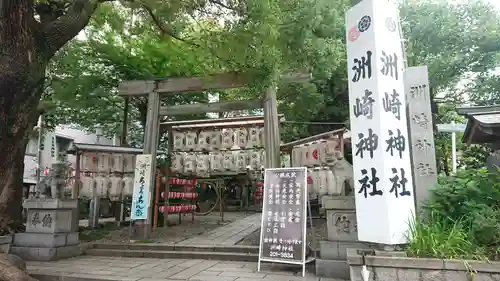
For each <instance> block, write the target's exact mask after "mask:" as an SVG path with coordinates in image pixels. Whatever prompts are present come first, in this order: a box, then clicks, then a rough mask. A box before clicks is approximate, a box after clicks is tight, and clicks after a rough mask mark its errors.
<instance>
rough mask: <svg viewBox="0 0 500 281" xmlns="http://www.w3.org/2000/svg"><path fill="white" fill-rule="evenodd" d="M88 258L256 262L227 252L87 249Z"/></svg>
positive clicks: (246, 255) (251, 257)
mask: <svg viewBox="0 0 500 281" xmlns="http://www.w3.org/2000/svg"><path fill="white" fill-rule="evenodd" d="M85 255H88V256H104V257H127V258H157V259H201V260H222V261H247V262H256V261H258V257H259V255H258V254H257V253H229V252H193V251H154V250H149V251H144V250H111V249H88V250H87V251H86V252H85Z"/></svg>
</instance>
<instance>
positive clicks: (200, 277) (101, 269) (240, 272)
mask: <svg viewBox="0 0 500 281" xmlns="http://www.w3.org/2000/svg"><path fill="white" fill-rule="evenodd" d="M277 266H281V268H277ZM28 271H29V273H30V274H43V275H50V276H64V277H73V278H81V279H82V280H89V279H95V280H113V281H185V280H189V281H263V280H266V281H267V280H273V281H302V280H303V281H333V280H334V279H329V278H319V277H315V276H314V275H313V274H311V273H307V274H306V277H301V276H300V273H299V276H296V275H295V274H294V272H293V271H291V270H290V269H288V270H287V269H283V268H282V265H272V264H267V263H263V264H262V269H261V271H260V272H257V263H249V262H227V261H212V260H183V259H144V258H117V257H85V256H83V257H77V258H72V259H67V260H61V261H57V262H28ZM35 277H36V276H35ZM61 280H63V279H62V278H61ZM68 280H69V279H68ZM77 280H78V279H77Z"/></svg>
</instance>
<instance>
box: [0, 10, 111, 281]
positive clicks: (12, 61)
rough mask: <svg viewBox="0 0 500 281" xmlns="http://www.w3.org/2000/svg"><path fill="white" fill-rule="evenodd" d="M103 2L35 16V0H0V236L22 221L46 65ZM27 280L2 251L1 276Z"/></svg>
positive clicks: (1, 278)
mask: <svg viewBox="0 0 500 281" xmlns="http://www.w3.org/2000/svg"><path fill="white" fill-rule="evenodd" d="M101 1H104V0H75V1H73V3H72V4H71V5H69V6H68V7H67V8H66V10H65V11H64V12H63V13H59V12H57V13H54V9H51V8H50V7H49V9H48V10H47V9H45V10H44V11H46V12H47V14H43V13H40V12H39V13H38V18H35V16H34V15H35V8H36V7H35V1H33V0H0V235H2V234H5V233H6V232H17V231H18V230H19V229H20V228H21V227H22V226H23V223H22V220H21V219H22V215H21V214H22V187H23V170H24V152H25V148H26V143H27V139H28V134H29V132H30V131H31V129H32V128H33V126H34V125H35V123H36V120H37V118H38V116H39V112H38V109H37V107H38V104H39V101H40V97H41V94H42V90H43V86H44V82H45V69H46V66H47V64H48V62H49V60H50V59H51V58H52V56H54V54H55V53H56V52H57V51H58V50H59V49H60V48H61V47H62V46H63V45H64V44H66V42H68V41H69V40H70V39H71V38H73V37H74V36H76V35H77V34H78V32H80V31H81V30H82V29H83V28H84V27H85V26H86V25H87V23H88V21H89V19H90V17H91V15H92V13H93V12H94V10H95V8H96V7H97V5H98V4H99V2H101ZM56 2H57V1H56ZM47 3H48V2H41V4H43V5H48V4H47ZM45 8H47V6H45ZM40 11H42V10H41V9H40ZM25 280H26V281H27V280H35V279H33V278H31V277H29V276H28V275H27V273H26V272H25V271H23V270H19V269H18V268H17V267H16V266H14V265H13V262H12V261H11V260H9V259H4V258H2V256H1V255H0V281H25Z"/></svg>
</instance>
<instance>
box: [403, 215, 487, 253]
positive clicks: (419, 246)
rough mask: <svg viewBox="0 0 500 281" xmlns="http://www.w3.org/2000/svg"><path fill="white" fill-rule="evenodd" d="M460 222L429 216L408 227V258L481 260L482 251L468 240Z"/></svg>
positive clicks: (467, 235) (418, 219)
mask: <svg viewBox="0 0 500 281" xmlns="http://www.w3.org/2000/svg"><path fill="white" fill-rule="evenodd" d="M466 229H467V227H466V226H465V225H464V224H463V222H462V221H455V222H448V221H442V220H440V216H437V215H436V214H433V213H431V214H429V215H428V216H427V217H426V219H425V220H422V219H420V218H417V219H416V220H415V221H414V222H413V223H412V224H411V225H410V233H409V237H411V238H410V239H409V241H410V243H409V244H408V246H407V253H408V255H409V256H413V257H419V258H440V259H483V257H484V251H483V250H482V248H480V247H477V246H476V245H475V244H474V243H473V242H472V241H471V240H470V239H469V232H468V231H467V230H466Z"/></svg>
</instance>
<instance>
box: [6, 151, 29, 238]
mask: <svg viewBox="0 0 500 281" xmlns="http://www.w3.org/2000/svg"><path fill="white" fill-rule="evenodd" d="M25 148H26V141H24V142H20V143H18V144H15V145H13V147H12V149H13V151H12V152H8V153H11V154H12V156H11V157H8V155H5V152H4V154H2V156H7V157H2V158H0V167H2V168H0V189H1V192H0V235H5V234H7V233H6V232H8V233H13V232H19V231H23V230H24V225H23V221H22V210H23V208H22V205H21V204H22V196H23V171H24V151H25ZM6 158H12V159H13V161H12V162H10V161H9V162H7V161H6V160H5V159H6Z"/></svg>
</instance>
